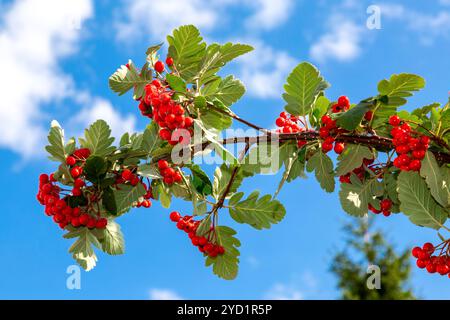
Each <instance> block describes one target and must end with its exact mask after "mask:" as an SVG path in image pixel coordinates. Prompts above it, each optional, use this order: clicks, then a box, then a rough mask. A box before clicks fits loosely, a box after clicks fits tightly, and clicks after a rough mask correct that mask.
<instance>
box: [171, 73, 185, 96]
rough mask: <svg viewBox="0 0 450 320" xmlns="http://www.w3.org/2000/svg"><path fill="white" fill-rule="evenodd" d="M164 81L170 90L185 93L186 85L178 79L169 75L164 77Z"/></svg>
mask: <svg viewBox="0 0 450 320" xmlns="http://www.w3.org/2000/svg"><path fill="white" fill-rule="evenodd" d="M166 81H167V83H168V84H169V86H170V88H172V90H175V91H177V92H180V93H185V92H186V83H185V82H184V81H183V79H181V78H180V77H178V76H176V75H174V74H170V73H169V74H167V75H166Z"/></svg>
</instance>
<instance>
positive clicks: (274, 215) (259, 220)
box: [228, 191, 286, 230]
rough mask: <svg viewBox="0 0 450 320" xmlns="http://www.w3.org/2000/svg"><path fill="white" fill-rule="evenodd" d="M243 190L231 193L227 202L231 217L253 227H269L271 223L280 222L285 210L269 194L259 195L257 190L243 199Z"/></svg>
mask: <svg viewBox="0 0 450 320" xmlns="http://www.w3.org/2000/svg"><path fill="white" fill-rule="evenodd" d="M243 196H244V193H243V192H239V193H236V194H235V195H233V196H232V197H231V198H230V200H229V202H228V206H229V211H230V215H231V217H232V218H233V219H234V220H235V221H236V222H239V223H246V224H249V225H251V226H252V227H253V228H255V229H259V230H261V229H269V228H270V227H271V225H272V224H275V223H278V222H280V221H281V220H282V219H283V218H284V216H285V214H286V210H285V209H284V207H283V205H282V204H281V203H280V202H279V201H278V200H273V199H272V196H271V195H264V196H262V197H259V191H253V192H252V193H251V194H250V195H249V196H248V197H247V199H245V200H241V199H242V197H243Z"/></svg>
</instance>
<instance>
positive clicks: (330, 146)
mask: <svg viewBox="0 0 450 320" xmlns="http://www.w3.org/2000/svg"><path fill="white" fill-rule="evenodd" d="M332 149H333V144H332V143H323V144H322V151H323V152H324V153H327V152H329V151H331V150H332Z"/></svg>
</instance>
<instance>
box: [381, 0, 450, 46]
mask: <svg viewBox="0 0 450 320" xmlns="http://www.w3.org/2000/svg"><path fill="white" fill-rule="evenodd" d="M441 4H450V1H449V0H445V1H441ZM380 7H381V17H382V19H383V18H387V19H390V20H392V21H397V22H400V23H402V25H403V26H405V27H406V28H407V29H409V30H412V31H414V34H417V35H418V36H419V40H420V42H421V43H422V44H426V45H428V44H431V43H433V42H434V40H435V39H436V38H437V37H448V35H449V33H450V12H448V11H445V10H441V11H438V12H436V13H433V14H429V13H423V12H420V11H416V10H413V9H411V8H409V7H406V6H403V5H401V4H390V3H384V4H381V5H380Z"/></svg>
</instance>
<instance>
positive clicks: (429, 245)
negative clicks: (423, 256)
mask: <svg viewBox="0 0 450 320" xmlns="http://www.w3.org/2000/svg"><path fill="white" fill-rule="evenodd" d="M422 250H423V251H425V252H428V253H432V252H433V251H434V246H433V244H432V243H430V242H426V243H425V244H424V245H423V246H422Z"/></svg>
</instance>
